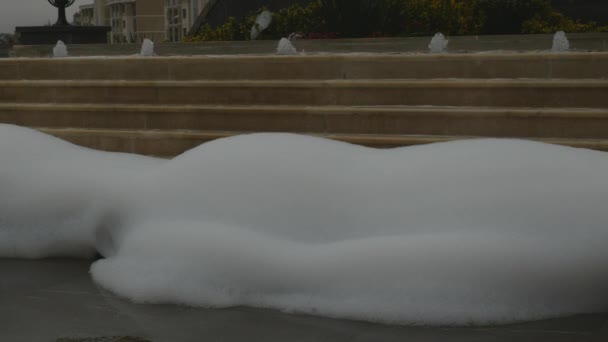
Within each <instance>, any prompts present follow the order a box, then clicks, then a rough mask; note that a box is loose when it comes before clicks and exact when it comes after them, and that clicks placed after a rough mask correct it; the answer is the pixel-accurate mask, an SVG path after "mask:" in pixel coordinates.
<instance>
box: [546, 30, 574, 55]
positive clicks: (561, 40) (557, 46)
mask: <svg viewBox="0 0 608 342" xmlns="http://www.w3.org/2000/svg"><path fill="white" fill-rule="evenodd" d="M568 50H570V42H569V41H568V38H567V37H566V32H564V31H558V32H556V33H555V35H554V36H553V47H551V51H553V52H564V51H568Z"/></svg>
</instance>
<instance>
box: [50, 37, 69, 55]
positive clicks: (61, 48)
mask: <svg viewBox="0 0 608 342" xmlns="http://www.w3.org/2000/svg"><path fill="white" fill-rule="evenodd" d="M53 57H55V58H62V57H68V48H67V47H66V46H65V44H64V43H63V42H62V41H61V40H59V41H57V45H55V47H54V48H53Z"/></svg>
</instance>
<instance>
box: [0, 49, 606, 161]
mask: <svg viewBox="0 0 608 342" xmlns="http://www.w3.org/2000/svg"><path fill="white" fill-rule="evenodd" d="M607 95H608V53H563V54H551V53H506V54H485V53H480V54H440V55H421V54H418V55H391V54H382V55H381V54H378V55H355V54H353V55H317V56H295V57H292V56H290V57H285V56H283V57H277V56H223V57H222V58H219V57H155V58H64V59H6V60H0V122H3V123H13V124H19V125H23V126H29V127H34V128H38V129H40V130H42V131H44V132H47V133H49V134H52V135H55V136H58V137H61V138H64V139H66V140H69V141H71V142H74V143H77V144H80V145H83V146H88V147H92V148H98V149H102V150H109V151H122V152H132V153H140V154H149V155H157V156H166V157H170V156H174V155H177V154H179V153H181V152H183V151H185V150H187V149H190V148H192V147H194V146H197V145H198V144H200V143H203V142H206V141H209V140H213V139H217V138H221V137H226V136H231V135H235V134H241V133H250V132H293V133H304V134H313V135H318V136H323V137H327V138H331V139H335V140H340V141H346V142H350V143H355V144H361V145H366V146H373V147H396V146H407V145H418V144H423V143H430V142H439V141H448V140H454V139H461V138H472V137H517V138H527V139H533V140H540V141H546V142H551V143H557V144H562V145H569V146H575V147H585V148H593V149H598V150H608V96H607Z"/></svg>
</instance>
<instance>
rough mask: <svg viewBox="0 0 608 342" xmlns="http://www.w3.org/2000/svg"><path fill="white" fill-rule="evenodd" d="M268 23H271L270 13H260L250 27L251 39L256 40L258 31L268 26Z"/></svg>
mask: <svg viewBox="0 0 608 342" xmlns="http://www.w3.org/2000/svg"><path fill="white" fill-rule="evenodd" d="M270 23H272V13H271V12H270V11H263V12H262V13H260V15H258V17H257V18H256V19H255V24H254V25H253V27H252V28H251V40H256V39H257V38H258V36H259V35H260V33H262V31H264V30H265V29H267V28H268V26H270Z"/></svg>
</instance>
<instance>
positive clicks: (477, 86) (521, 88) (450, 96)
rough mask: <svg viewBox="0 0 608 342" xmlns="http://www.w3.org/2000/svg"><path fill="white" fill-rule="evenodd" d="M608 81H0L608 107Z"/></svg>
mask: <svg viewBox="0 0 608 342" xmlns="http://www.w3.org/2000/svg"><path fill="white" fill-rule="evenodd" d="M606 94H608V79H607V80H591V79H577V80H568V79H560V80H536V79H526V80H524V79H518V80H513V79H490V80H475V79H462V80H460V79H459V80H456V79H433V80H411V79H407V80H329V81H327V80H326V81H320V80H265V81H259V80H258V81H251V80H248V81H238V80H233V81H31V80H30V81H0V102H5V103H8V102H10V103H105V104H141V103H145V104H180V105H182V104H216V105H220V104H225V105H313V106H327V105H339V106H366V105H436V106H482V107H490V106H495V107H586V108H607V107H608V96H606Z"/></svg>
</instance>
